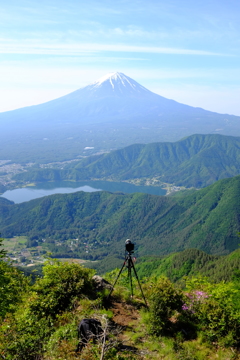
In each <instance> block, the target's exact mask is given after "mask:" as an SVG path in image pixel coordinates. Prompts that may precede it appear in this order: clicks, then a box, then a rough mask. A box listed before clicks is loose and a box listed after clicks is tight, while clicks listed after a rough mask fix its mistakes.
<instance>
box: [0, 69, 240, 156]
mask: <svg viewBox="0 0 240 360" xmlns="http://www.w3.org/2000/svg"><path fill="white" fill-rule="evenodd" d="M0 127H1V132H0V158H1V159H11V160H14V161H19V162H26V161H36V160H37V161H40V162H52V161H58V160H66V159H72V158H74V157H77V156H79V155H83V154H88V153H89V150H87V149H89V148H90V149H92V150H91V151H92V152H94V153H97V152H99V151H106V150H110V149H118V148H122V147H124V146H127V145H131V144H136V143H151V142H159V141H177V140H180V139H181V138H182V137H184V136H189V135H192V134H196V133H201V134H215V133H220V134H225V135H235V136H238V135H239V136H240V117H237V116H233V115H222V114H217V113H213V112H210V111H206V110H203V109H201V108H194V107H191V106H187V105H183V104H180V103H178V102H176V101H173V100H169V99H166V98H164V97H162V96H160V95H157V94H155V93H153V92H151V91H149V90H147V89H146V88H144V87H143V86H141V85H140V84H138V83H137V82H136V81H134V80H133V79H131V78H129V77H128V76H126V75H124V74H122V73H111V74H108V75H107V76H105V77H103V78H101V79H99V80H98V81H96V82H94V83H93V84H90V85H88V86H86V87H84V88H81V89H79V90H77V91H75V92H73V93H71V94H69V95H66V96H63V97H61V98H59V99H56V100H52V101H49V102H47V103H44V104H41V105H36V106H31V107H26V108H22V109H18V110H14V111H8V112H5V113H1V114H0ZM91 151H90V153H91Z"/></svg>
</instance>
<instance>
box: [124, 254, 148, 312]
mask: <svg viewBox="0 0 240 360" xmlns="http://www.w3.org/2000/svg"><path fill="white" fill-rule="evenodd" d="M129 261H130V262H131V266H132V268H133V271H134V274H135V276H136V279H137V282H138V285H139V288H140V290H141V293H142V297H143V299H144V302H145V305H146V307H148V305H147V301H146V299H145V296H144V293H143V290H142V287H141V284H140V281H139V278H138V275H137V271H136V269H135V266H134V263H133V261H132V258H130V260H129Z"/></svg>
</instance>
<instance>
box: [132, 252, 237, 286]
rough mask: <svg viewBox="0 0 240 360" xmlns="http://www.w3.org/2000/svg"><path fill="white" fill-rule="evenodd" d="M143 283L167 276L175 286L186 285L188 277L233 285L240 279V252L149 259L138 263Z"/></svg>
mask: <svg viewBox="0 0 240 360" xmlns="http://www.w3.org/2000/svg"><path fill="white" fill-rule="evenodd" d="M135 266H136V269H137V273H138V276H139V278H140V279H144V277H150V276H155V277H160V276H167V277H168V278H169V279H170V280H171V281H172V282H174V283H175V282H180V281H181V282H182V281H183V280H184V278H185V276H199V275H201V276H206V277H208V278H209V279H211V281H213V282H216V283H217V282H220V281H231V280H232V279H233V278H235V279H238V278H239V275H240V250H239V249H237V250H235V251H233V252H232V253H230V254H229V255H226V256H216V255H210V254H207V253H205V252H203V251H201V250H197V249H186V250H184V251H182V252H179V253H173V254H170V255H166V256H161V257H160V256H146V257H143V258H139V259H138V260H137V263H136V265H135Z"/></svg>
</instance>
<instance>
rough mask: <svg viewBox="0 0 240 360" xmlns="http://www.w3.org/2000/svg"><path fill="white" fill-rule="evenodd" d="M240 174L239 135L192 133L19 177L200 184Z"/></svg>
mask: <svg viewBox="0 0 240 360" xmlns="http://www.w3.org/2000/svg"><path fill="white" fill-rule="evenodd" d="M239 174H240V138H239V137H233V136H222V135H192V136H189V137H187V138H185V139H182V140H180V141H177V142H175V143H170V142H167V143H164V142H163V143H153V144H147V145H144V144H134V145H131V146H128V147H126V148H123V149H120V150H116V151H112V152H110V153H107V154H102V155H96V156H90V157H87V158H85V159H82V160H81V161H79V162H73V163H70V164H68V165H67V166H66V167H65V168H64V169H63V170H59V169H54V168H53V169H35V170H33V169H32V170H31V171H30V172H27V173H22V174H18V175H17V176H16V179H17V180H22V181H51V180H90V179H96V178H99V179H103V178H104V179H108V180H115V181H122V180H129V179H136V178H158V179H159V180H160V181H162V182H167V183H171V184H172V183H173V184H175V185H181V186H186V187H197V188H201V187H204V186H207V185H210V184H212V183H214V182H215V181H217V180H219V179H223V178H228V177H233V176H236V175H239Z"/></svg>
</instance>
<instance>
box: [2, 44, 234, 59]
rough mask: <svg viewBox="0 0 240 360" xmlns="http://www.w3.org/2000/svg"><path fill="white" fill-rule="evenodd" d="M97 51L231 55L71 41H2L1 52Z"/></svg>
mask: <svg viewBox="0 0 240 360" xmlns="http://www.w3.org/2000/svg"><path fill="white" fill-rule="evenodd" d="M97 52H119V53H151V54H153V53H155V54H172V55H200V56H229V55H227V54H222V53H217V52H212V51H205V50H197V49H195V50H193V49H184V48H174V47H158V46H136V45H126V44H114V45H113V44H99V43H71V44H55V43H54V44H50V43H48V44H45V43H40V42H33V41H26V42H22V43H21V42H15V41H12V42H11V41H10V42H5V41H1V43H0V53H1V54H39V55H60V56H61V55H63V56H81V55H85V54H90V53H92V54H94V53H97Z"/></svg>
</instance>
